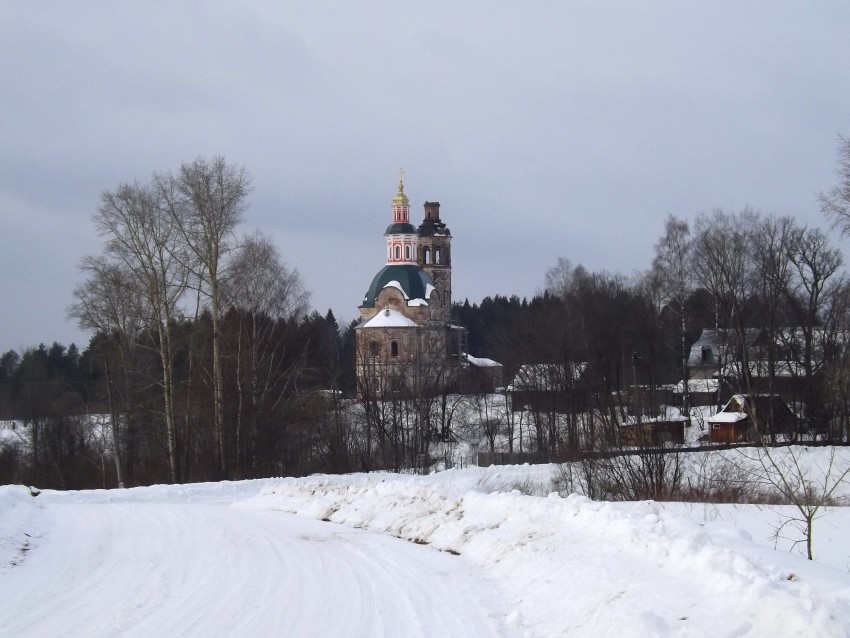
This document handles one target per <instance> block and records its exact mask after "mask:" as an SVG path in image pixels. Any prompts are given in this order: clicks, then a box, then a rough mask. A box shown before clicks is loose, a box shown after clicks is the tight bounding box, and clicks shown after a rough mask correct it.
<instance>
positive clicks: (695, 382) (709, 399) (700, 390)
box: [673, 377, 734, 407]
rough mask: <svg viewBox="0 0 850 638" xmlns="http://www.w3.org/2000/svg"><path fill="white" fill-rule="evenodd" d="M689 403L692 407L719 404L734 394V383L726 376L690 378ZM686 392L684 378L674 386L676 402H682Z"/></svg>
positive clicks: (679, 403) (678, 403)
mask: <svg viewBox="0 0 850 638" xmlns="http://www.w3.org/2000/svg"><path fill="white" fill-rule="evenodd" d="M687 390H688V403H689V404H690V405H691V407H694V406H706V405H719V404H720V403H722V402H724V401H728V400H729V399H730V398H731V397H732V395H733V394H734V390H733V388H732V384H731V383H729V381H728V380H727V379H726V378H722V377H721V378H719V379H718V378H717V377H714V378H695V379H688V388H687ZM684 393H685V382H684V380H682V381H679V383H677V384H676V385H675V386H674V387H673V396H674V397H675V398H676V404H677V405H681V404H682V397H683V396H684Z"/></svg>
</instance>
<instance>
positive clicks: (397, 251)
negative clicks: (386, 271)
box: [395, 244, 401, 259]
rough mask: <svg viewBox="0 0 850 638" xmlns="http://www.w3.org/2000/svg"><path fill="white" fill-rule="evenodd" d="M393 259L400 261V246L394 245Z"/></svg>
mask: <svg viewBox="0 0 850 638" xmlns="http://www.w3.org/2000/svg"><path fill="white" fill-rule="evenodd" d="M395 258H396V259H401V246H399V245H398V244H396V245H395Z"/></svg>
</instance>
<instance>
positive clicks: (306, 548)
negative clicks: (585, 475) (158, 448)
mask: <svg viewBox="0 0 850 638" xmlns="http://www.w3.org/2000/svg"><path fill="white" fill-rule="evenodd" d="M800 450H801V455H802V450H804V448H801V449H800ZM730 453H731V452H730ZM825 453H826V452H825V448H811V449H805V455H804V456H805V462H806V463H809V464H811V465H812V466H815V465H822V464H823V463H822V459H821V456H823V455H824V454H825ZM554 472H555V467H554V466H551V465H535V466H509V467H504V466H503V467H492V468H466V469H462V470H448V471H444V472H438V473H435V474H431V475H428V476H415V475H396V474H387V473H372V474H351V475H343V476H324V475H317V476H312V477H306V478H300V479H294V478H288V479H266V480H257V481H242V482H223V483H207V484H198V485H172V486H153V487H148V488H133V489H127V490H111V491H107V490H92V491H82V492H58V491H50V490H46V491H43V492H41V493H40V494H39V495H38V496H36V497H32V496H30V490H29V489H28V488H26V487H21V486H6V487H0V635H3V636H24V635H25V636H60V635H63V636H64V635H86V636H115V635H124V636H150V635H182V636H207V635H213V636H257V635H310V636H340V635H362V636H400V635H404V636H523V637H543V636H561V635H569V636H618V637H621V636H622V637H629V636H766V635H771V636H799V635H811V636H847V635H850V574H848V572H847V561H848V557H850V538H848V534H847V533H846V530H847V529H848V527H850V512H848V511H847V509H846V508H840V507H836V508H830V511H829V512H828V514H827V516H826V517H825V518H823V519H821V520H819V521H817V522H816V532H815V534H816V535H818V534H819V535H820V536H819V537H818V538H819V539H820V540H819V543H817V546H818V547H822V548H823V551H821V552H820V553H819V555H818V560H817V561H814V562H810V561H807V560H805V559H803V558H802V557H800V556H799V555H798V554H796V553H794V552H789V551H777V550H775V549H773V544H772V541H771V540H770V539H769V536H770V532H771V530H772V529H773V527H772V526H773V524H774V523H773V521H774V518H775V517H776V516H777V515H781V514H782V511H781V508H765V507H756V506H731V505H728V506H727V505H707V504H682V503H664V504H662V503H655V502H651V501H647V502H633V503H605V502H594V501H591V500H589V499H587V498H585V497H583V496H578V495H569V496H565V497H561V496H558V495H557V494H556V493H550V492H552V490H553V487H552V485H553V483H552V479H553V474H554ZM846 491H847V490H845V492H846ZM407 541H410V542H407ZM783 549H787V548H783Z"/></svg>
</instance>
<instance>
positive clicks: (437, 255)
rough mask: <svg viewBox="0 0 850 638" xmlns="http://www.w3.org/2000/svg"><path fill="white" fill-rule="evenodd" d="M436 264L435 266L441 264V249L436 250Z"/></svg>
mask: <svg viewBox="0 0 850 638" xmlns="http://www.w3.org/2000/svg"><path fill="white" fill-rule="evenodd" d="M434 263H435V264H439V263H440V249H439V248H435V249H434Z"/></svg>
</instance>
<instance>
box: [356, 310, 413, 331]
mask: <svg viewBox="0 0 850 638" xmlns="http://www.w3.org/2000/svg"><path fill="white" fill-rule="evenodd" d="M416 325H417V324H416V322H415V321H413V319H410V318H408V317H405V316H404V315H403V314H401V313H400V312H399V311H398V310H393V309H392V308H385V309H384V310H381V312H379V313H378V314H376V315H375V316H374V317H372V318H371V319H369V321H367V322H366V323H364V324H363V325H362V326H360V327H361V328H412V327H415V326H416Z"/></svg>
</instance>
